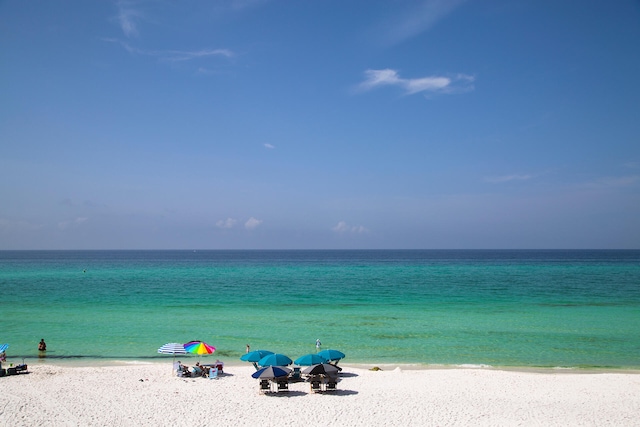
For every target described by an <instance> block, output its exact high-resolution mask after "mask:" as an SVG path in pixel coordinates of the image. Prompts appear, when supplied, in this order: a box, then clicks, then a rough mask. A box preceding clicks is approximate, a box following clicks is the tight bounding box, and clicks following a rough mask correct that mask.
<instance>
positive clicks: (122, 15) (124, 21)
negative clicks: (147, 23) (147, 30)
mask: <svg viewBox="0 0 640 427" xmlns="http://www.w3.org/2000/svg"><path fill="white" fill-rule="evenodd" d="M116 5H117V7H118V15H117V16H116V20H117V21H118V24H119V25H120V28H121V29H122V32H123V33H124V35H125V36H126V37H135V36H137V35H138V27H137V25H136V20H137V19H139V18H141V17H142V13H141V12H140V11H139V10H136V9H134V8H133V7H132V4H131V2H128V1H119V2H118V3H117V4H116Z"/></svg>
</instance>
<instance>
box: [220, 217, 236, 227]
mask: <svg viewBox="0 0 640 427" xmlns="http://www.w3.org/2000/svg"><path fill="white" fill-rule="evenodd" d="M237 222H238V220H237V219H233V218H227V219H221V220H220V221H218V222H216V226H217V227H218V228H225V229H229V228H233V227H234V226H235V225H236V223H237Z"/></svg>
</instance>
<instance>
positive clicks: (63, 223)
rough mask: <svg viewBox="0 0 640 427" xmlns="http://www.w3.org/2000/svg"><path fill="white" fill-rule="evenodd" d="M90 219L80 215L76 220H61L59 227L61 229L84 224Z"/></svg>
mask: <svg viewBox="0 0 640 427" xmlns="http://www.w3.org/2000/svg"><path fill="white" fill-rule="evenodd" d="M88 220H89V218H87V217H78V218H76V219H74V220H70V221H61V222H59V223H58V228H59V229H60V230H65V229H67V228H69V227H72V226H77V225H80V224H83V223H85V222H87V221H88Z"/></svg>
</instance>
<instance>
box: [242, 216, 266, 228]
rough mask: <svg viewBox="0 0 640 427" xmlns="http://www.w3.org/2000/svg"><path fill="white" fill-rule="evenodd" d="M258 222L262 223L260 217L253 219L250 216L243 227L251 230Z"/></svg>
mask: <svg viewBox="0 0 640 427" xmlns="http://www.w3.org/2000/svg"><path fill="white" fill-rule="evenodd" d="M260 224H262V220H261V219H255V218H254V217H251V218H249V219H248V220H247V222H245V223H244V228H246V229H247V230H253V229H255V228H256V227H258V226H259V225H260Z"/></svg>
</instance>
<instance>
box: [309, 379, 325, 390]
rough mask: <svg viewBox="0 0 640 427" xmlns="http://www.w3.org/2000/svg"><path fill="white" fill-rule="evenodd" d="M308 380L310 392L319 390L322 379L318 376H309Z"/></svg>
mask: <svg viewBox="0 0 640 427" xmlns="http://www.w3.org/2000/svg"><path fill="white" fill-rule="evenodd" d="M309 382H310V383H311V392H312V393H315V392H318V391H320V384H322V380H321V379H320V377H311V378H310V379H309Z"/></svg>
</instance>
